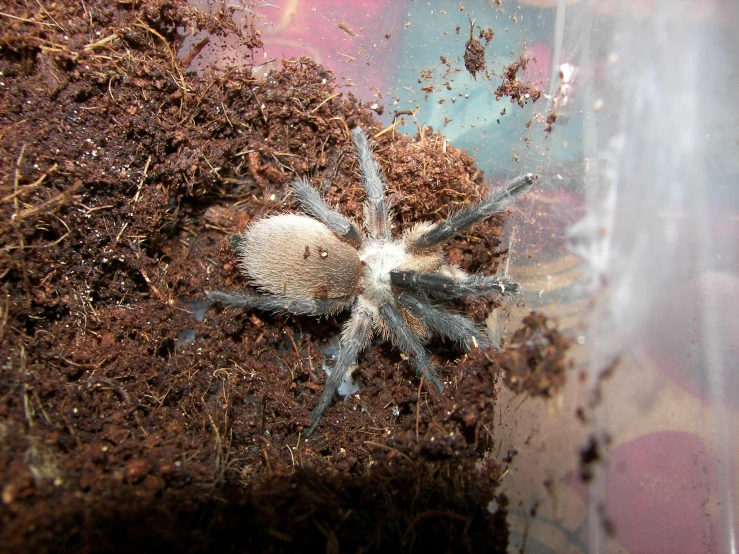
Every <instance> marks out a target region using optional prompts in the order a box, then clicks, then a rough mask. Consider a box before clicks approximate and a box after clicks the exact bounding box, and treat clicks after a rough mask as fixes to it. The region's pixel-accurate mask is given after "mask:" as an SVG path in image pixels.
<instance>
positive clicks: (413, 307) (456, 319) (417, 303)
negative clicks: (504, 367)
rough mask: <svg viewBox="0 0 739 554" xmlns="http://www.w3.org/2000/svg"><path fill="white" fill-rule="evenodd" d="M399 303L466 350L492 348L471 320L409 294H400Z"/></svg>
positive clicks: (428, 325) (483, 333)
mask: <svg viewBox="0 0 739 554" xmlns="http://www.w3.org/2000/svg"><path fill="white" fill-rule="evenodd" d="M398 303H400V305H401V306H403V307H404V308H406V309H407V310H408V311H410V312H411V313H412V314H413V315H414V316H416V317H417V318H418V319H419V320H421V321H422V322H423V324H424V325H425V326H427V327H428V328H429V329H430V330H431V331H433V332H434V333H436V334H437V335H440V336H442V337H446V338H449V339H451V340H453V341H454V342H456V343H457V344H459V345H460V346H461V347H462V348H464V349H465V350H472V349H473V348H488V347H489V346H490V341H489V340H488V338H487V336H485V332H484V331H483V330H482V329H480V328H479V327H478V326H477V325H475V322H474V321H472V320H471V319H468V318H466V317H464V316H461V315H458V314H453V313H450V312H448V311H447V310H444V309H442V308H438V307H436V306H432V305H431V304H429V303H428V302H426V301H424V300H421V299H420V298H418V297H416V296H413V295H411V294H409V293H407V292H401V293H400V295H399V296H398Z"/></svg>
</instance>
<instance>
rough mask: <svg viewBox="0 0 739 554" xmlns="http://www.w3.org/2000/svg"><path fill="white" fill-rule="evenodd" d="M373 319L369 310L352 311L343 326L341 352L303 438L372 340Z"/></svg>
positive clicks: (314, 424)
mask: <svg viewBox="0 0 739 554" xmlns="http://www.w3.org/2000/svg"><path fill="white" fill-rule="evenodd" d="M373 319H374V318H373V317H372V313H371V312H370V311H369V310H367V309H363V308H359V309H357V310H355V311H354V313H353V314H352V316H351V318H349V321H347V323H346V325H345V326H344V330H343V331H342V333H341V342H340V347H341V350H340V351H339V356H338V358H337V359H336V363H335V364H334V367H333V368H332V369H331V375H329V377H328V379H326V384H325V385H324V387H323V392H322V393H321V397H320V398H319V399H318V404H316V407H315V408H313V411H312V412H311V413H310V421H311V425H310V427H309V428H308V429H307V431H305V432H303V436H306V437H307V436H309V435H310V434H312V433H313V431H315V430H316V427H318V424H319V423H320V421H321V418H322V417H323V412H325V411H326V408H328V406H329V404H331V401H332V400H333V398H334V395H335V394H336V392H337V391H338V390H339V386H341V382H342V381H343V380H344V378H345V377H346V376H347V374H348V373H349V372H350V371H351V368H352V366H354V365H355V364H356V363H357V357H358V356H359V353H360V352H361V351H362V350H364V349H365V348H366V347H367V345H368V344H369V342H370V341H371V340H372V336H373V335H374V330H373V329H374V324H373Z"/></svg>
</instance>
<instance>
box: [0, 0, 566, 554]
mask: <svg viewBox="0 0 739 554" xmlns="http://www.w3.org/2000/svg"><path fill="white" fill-rule="evenodd" d="M2 11H3V16H2V21H3V24H2V27H1V30H0V45H1V46H2V48H0V74H1V75H2V82H3V88H2V94H1V95H0V128H1V129H2V133H0V197H1V198H2V203H0V213H1V216H0V228H1V229H2V230H1V231H0V246H1V247H2V248H0V276H1V277H2V282H1V286H2V297H1V298H0V310H2V317H0V337H1V338H2V340H0V354H1V355H2V363H3V366H4V367H3V371H2V372H0V443H1V444H2V448H0V488H1V489H2V490H0V500H1V502H0V545H2V546H1V547H0V550H3V551H8V552H34V553H44V552H62V551H84V552H129V551H131V550H133V549H135V550H136V551H147V552H149V551H150V552H155V551H157V552H158V551H162V550H166V551H188V552H191V551H203V550H209V551H233V550H240V551H252V552H282V551H286V552H287V551H289V552H295V551H305V550H308V549H309V548H312V547H315V548H317V549H319V550H321V551H322V550H324V549H334V550H338V549H340V550H341V551H360V550H361V551H368V552H375V551H390V552H399V551H402V552H424V553H426V552H433V551H448V552H505V551H506V547H507V544H508V529H507V526H506V514H507V500H506V498H505V496H504V495H502V494H501V493H500V492H499V491H498V490H497V488H498V484H499V480H500V478H501V476H502V475H503V473H504V471H505V470H506V463H507V462H506V460H505V459H500V460H499V459H496V458H495V456H491V455H490V452H491V451H492V448H493V446H494V444H495V437H494V436H493V433H494V430H495V428H496V425H497V424H498V423H499V422H498V421H496V418H495V410H494V407H495V397H496V386H498V385H496V384H497V382H498V380H499V378H500V371H501V369H500V368H501V367H502V366H503V365H504V363H505V364H506V365H505V367H506V370H507V368H509V367H511V366H512V365H514V362H513V361H510V360H509V361H508V362H502V361H496V360H498V358H499V355H498V354H496V353H495V352H493V351H486V352H483V351H479V350H478V351H473V352H471V353H469V354H464V353H462V352H460V351H458V350H456V349H455V348H453V347H451V346H450V345H447V344H445V343H443V342H441V341H432V342H431V344H430V345H429V350H430V352H431V353H432V354H433V361H434V362H435V363H436V364H437V366H438V367H439V368H440V370H441V373H442V375H443V377H444V380H445V381H446V382H447V383H448V386H447V391H446V392H445V393H444V394H441V395H439V394H432V393H430V392H429V391H428V390H427V389H426V388H425V387H420V388H419V381H418V379H417V378H416V376H415V371H414V369H413V367H412V365H411V364H409V363H408V361H407V360H405V359H403V357H401V356H400V354H399V353H398V352H397V351H396V350H394V349H393V348H392V347H391V346H390V345H387V344H382V343H377V344H373V345H372V346H371V347H369V348H368V349H367V350H365V352H364V353H363V355H362V356H361V358H360V363H359V365H358V367H357V370H356V371H355V373H354V379H355V381H356V382H357V384H358V385H359V392H357V393H355V394H354V395H352V396H351V397H350V398H348V399H346V400H343V401H342V400H341V399H337V400H336V401H335V402H334V404H333V405H332V406H331V407H330V408H329V409H328V411H327V413H326V415H325V417H324V419H323V421H322V423H321V426H320V427H319V429H318V431H317V433H316V434H315V436H313V437H311V438H310V440H308V441H306V440H304V439H303V438H302V436H301V432H302V430H303V429H304V427H305V426H306V425H308V414H309V413H310V410H311V409H312V408H313V406H314V405H315V402H316V400H317V398H318V395H319V394H320V391H321V389H322V386H323V383H324V381H325V378H326V375H325V372H324V370H323V365H324V364H327V365H330V363H331V360H326V359H324V354H323V353H322V350H321V349H325V347H326V345H328V344H329V342H330V340H331V339H332V338H333V337H334V336H336V335H337V334H338V333H340V331H341V326H342V324H343V322H344V317H343V316H341V315H340V316H337V317H332V318H328V319H327V320H326V319H324V320H321V321H318V320H316V319H315V318H298V317H295V318H292V317H283V316H274V315H270V314H264V313H258V312H254V313H249V312H243V311H239V310H236V309H232V308H229V309H222V308H217V307H213V308H210V309H207V310H206V309H205V308H204V306H203V303H202V300H203V297H204V293H205V291H207V290H212V289H226V290H242V291H243V290H247V289H248V288H249V283H248V282H247V281H246V280H245V278H244V277H243V275H242V274H241V273H240V272H239V270H238V267H237V260H236V259H235V257H234V254H233V251H232V250H231V248H230V246H229V239H228V237H229V236H230V235H231V234H233V233H235V232H238V231H241V230H243V228H244V227H245V226H246V225H248V223H249V222H250V221H252V220H254V219H255V218H258V217H263V216H265V215H268V214H275V213H280V212H281V211H284V210H287V209H293V208H295V204H294V202H293V200H292V198H291V196H290V193H289V189H288V187H287V184H288V183H289V182H290V181H291V180H292V179H293V178H294V177H295V176H296V175H305V176H307V177H308V178H309V179H310V180H311V182H312V183H313V184H314V185H316V186H318V187H319V189H320V190H321V191H322V192H323V193H324V194H325V196H326V198H327V201H328V202H329V204H331V205H333V206H338V208H339V210H341V211H342V212H343V213H345V214H351V213H358V211H359V210H360V207H361V202H362V200H363V192H362V190H361V187H360V185H359V180H358V179H357V176H356V173H357V167H356V162H355V160H354V156H353V155H352V147H351V142H350V139H349V132H350V130H351V129H352V128H354V127H355V126H357V125H360V126H362V127H363V128H364V129H366V130H367V131H368V133H369V134H370V135H375V134H377V133H379V132H380V131H381V130H382V125H381V124H380V123H378V122H377V121H376V120H375V119H373V116H374V115H375V112H374V111H373V108H371V107H370V106H366V105H364V104H363V103H361V102H360V101H358V100H357V99H356V98H355V97H354V96H353V95H352V94H351V92H346V91H344V90H340V89H339V88H338V87H337V84H336V79H335V76H334V75H333V74H332V73H331V72H330V71H328V70H326V69H325V68H323V67H321V66H320V65H318V64H316V63H315V62H313V61H311V60H310V59H307V58H302V59H292V60H283V61H282V65H281V69H276V70H274V71H272V72H271V73H269V75H268V78H266V79H264V78H260V79H256V78H254V77H253V76H252V70H251V69H252V68H251V67H249V66H245V67H243V68H232V69H228V70H224V71H218V72H215V71H214V72H211V73H206V74H204V75H202V76H199V75H197V74H195V73H194V72H192V71H190V70H189V68H188V63H189V62H190V61H192V59H193V57H194V56H192V55H190V56H188V54H187V53H186V52H183V53H182V58H178V57H177V55H176V53H177V52H178V51H179V50H180V48H181V46H182V44H183V41H184V38H185V34H186V33H190V32H195V31H196V30H197V29H202V30H205V31H208V32H209V33H210V34H211V35H219V34H231V33H235V34H238V35H239V36H240V40H241V41H242V43H243V44H247V45H249V46H250V47H251V48H253V49H258V48H259V46H260V41H259V35H258V33H257V31H256V30H255V28H254V26H253V21H251V20H250V17H251V16H250V15H249V13H246V16H247V19H246V22H245V24H242V25H241V26H240V27H239V28H237V27H236V25H234V23H233V22H232V20H231V16H230V12H229V11H228V10H223V11H217V12H215V15H206V14H204V13H201V12H198V11H197V10H195V9H194V8H192V7H190V6H188V5H187V4H186V3H185V2H184V1H180V0H166V1H165V0H151V1H148V2H144V3H141V2H133V3H132V2H112V3H111V2H107V1H103V0H97V1H96V0H86V1H85V2H84V3H82V2H79V3H76V2H56V3H46V2H45V3H44V6H43V8H41V7H40V5H39V4H37V3H32V2H24V1H22V0H16V1H11V2H6V3H5V7H4V8H3V10H2ZM205 46H210V45H209V44H208V43H207V42H203V39H199V40H198V41H196V43H195V46H194V48H195V49H198V48H201V49H202V48H204V47H205ZM260 55H261V53H260ZM260 74H263V71H260ZM375 143H376V149H375V151H376V154H377V157H378V160H379V163H380V165H381V168H382V170H383V172H384V174H385V176H386V178H387V181H388V189H389V190H388V192H389V196H390V197H391V198H392V199H393V200H392V202H393V208H394V213H395V216H394V217H395V222H394V223H395V228H396V229H403V228H407V227H409V226H410V225H412V224H413V223H415V222H417V221H420V220H432V221H438V220H439V219H441V218H444V217H446V215H447V214H448V213H449V212H450V211H454V210H456V209H458V208H459V207H460V206H462V205H465V204H467V203H468V202H470V201H474V200H476V199H479V198H481V197H482V196H483V195H484V194H486V192H487V189H486V186H485V182H484V179H483V175H482V174H481V173H480V171H479V170H478V169H477V167H476V165H475V163H474V160H473V158H472V157H471V156H470V155H468V154H467V153H465V152H462V151H460V150H458V149H456V148H453V147H451V146H449V145H448V143H447V142H446V140H445V139H444V138H443V137H442V136H441V135H439V134H438V133H434V132H431V131H429V130H424V131H423V132H421V133H419V134H417V135H416V136H415V137H413V138H409V137H404V136H399V135H394V134H393V133H390V132H386V133H384V134H382V135H380V136H378V138H377V139H376V140H375ZM502 222H503V220H502V216H500V217H497V218H493V219H491V220H489V221H487V222H485V223H484V224H481V225H478V226H477V227H476V228H475V229H474V231H473V233H471V234H470V235H468V236H467V237H466V238H459V239H457V240H455V241H452V242H450V243H449V245H448V246H447V250H446V253H447V256H448V257H449V259H450V261H451V263H454V264H458V265H459V266H461V267H462V268H463V269H465V270H466V271H473V272H474V271H482V272H485V273H490V274H492V273H495V272H496V271H497V270H498V264H499V262H500V261H501V259H502V258H503V257H504V255H505V250H504V248H503V247H502V245H501V234H502V230H501V226H502ZM497 303H498V300H497V299H496V298H490V299H486V300H485V301H480V302H475V303H474V304H470V305H467V304H462V303H460V305H458V306H457V308H458V309H459V310H460V311H464V312H465V313H467V314H468V315H471V316H472V317H474V318H475V319H476V320H477V321H478V322H481V321H483V320H484V318H485V317H486V315H487V313H489V311H490V309H491V308H493V307H494V306H496V305H497ZM541 333H542V335H543V336H551V334H552V332H551V330H542V331H541ZM514 339H515V337H514V338H512V339H511V340H514ZM557 344H559V345H560V347H562V345H561V343H557ZM505 352H506V351H505V350H504V352H503V356H504V358H502V359H505ZM530 355H531V356H536V355H539V356H542V357H543V358H542V360H544V361H542V362H536V361H534V360H533V359H531V358H529V361H528V362H527V364H528V367H530V368H534V367H544V366H546V367H549V366H551V367H555V366H556V364H554V363H553V362H551V363H550V362H549V361H546V360H552V359H553V358H552V356H554V355H553V354H552V353H551V352H550V350H549V348H542V349H540V350H539V351H538V353H537V352H531V353H530ZM491 360H492V361H491ZM552 379H554V378H552ZM493 500H494V501H495V502H494V504H495V505H496V506H497V510H496V511H495V512H494V513H493V512H490V511H489V510H488V506H489V505H490V502H491V501H493Z"/></svg>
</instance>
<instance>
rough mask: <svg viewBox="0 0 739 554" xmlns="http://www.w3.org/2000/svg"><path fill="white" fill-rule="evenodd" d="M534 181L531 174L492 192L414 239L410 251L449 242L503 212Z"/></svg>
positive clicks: (521, 176) (519, 177)
mask: <svg viewBox="0 0 739 554" xmlns="http://www.w3.org/2000/svg"><path fill="white" fill-rule="evenodd" d="M534 179H535V176H534V175H533V174H531V173H529V174H527V175H520V176H518V177H516V178H515V179H513V180H511V182H509V183H508V184H507V185H506V186H505V187H500V188H498V189H495V190H493V191H492V192H491V193H490V194H488V195H487V196H486V197H485V198H483V199H482V200H481V201H480V202H478V203H477V204H475V205H473V206H470V207H469V208H465V209H463V210H461V211H460V212H457V213H456V214H454V215H450V216H449V217H448V218H447V219H446V220H445V221H440V222H439V223H437V224H435V225H434V226H432V227H431V228H430V229H428V230H427V231H426V232H425V233H422V234H421V235H419V236H418V237H415V239H414V240H413V241H412V242H411V243H410V245H409V246H410V247H411V249H412V250H416V251H418V250H425V249H427V248H429V247H432V246H434V245H437V244H439V243H442V242H445V241H447V240H449V239H450V238H452V237H453V236H454V235H455V234H456V233H458V232H459V231H461V230H462V229H465V228H467V227H469V226H470V225H473V224H475V223H477V222H478V221H480V220H482V219H485V218H487V217H490V216H491V215H493V214H494V213H496V212H499V211H501V210H503V209H504V208H505V207H506V206H507V205H508V204H510V203H511V202H512V201H513V200H514V199H515V198H516V197H517V196H519V195H521V194H523V193H524V192H526V191H527V190H529V189H530V188H531V186H532V185H533V184H534Z"/></svg>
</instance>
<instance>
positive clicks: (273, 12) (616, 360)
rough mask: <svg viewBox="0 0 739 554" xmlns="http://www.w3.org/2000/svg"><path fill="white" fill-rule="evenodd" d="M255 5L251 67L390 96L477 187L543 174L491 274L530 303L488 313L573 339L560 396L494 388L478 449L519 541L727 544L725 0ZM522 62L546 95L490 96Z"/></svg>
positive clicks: (732, 75) (730, 490)
mask: <svg viewBox="0 0 739 554" xmlns="http://www.w3.org/2000/svg"><path fill="white" fill-rule="evenodd" d="M304 8H305V9H304ZM249 9H253V10H254V11H255V12H256V13H258V14H261V16H262V21H263V22H264V23H265V25H264V34H263V39H264V40H265V44H266V47H265V51H264V52H263V55H264V56H263V57H264V61H265V62H268V61H269V60H271V59H272V58H273V57H274V58H278V59H279V58H281V57H282V56H283V55H311V56H312V57H314V58H315V59H318V61H321V62H322V63H325V64H326V65H328V66H329V67H331V68H332V69H333V70H334V71H335V72H337V74H338V76H339V82H343V83H344V84H345V85H347V87H349V88H348V90H350V91H351V92H353V93H354V94H355V95H357V96H358V97H359V98H362V99H364V100H366V101H367V102H370V103H372V102H376V101H377V102H379V103H381V104H384V105H385V108H386V111H385V115H384V117H385V118H386V122H387V123H388V124H390V123H391V122H392V121H393V118H392V113H393V112H394V111H395V110H397V111H401V112H402V111H406V112H412V115H406V116H405V119H406V121H407V126H406V127H405V128H404V127H400V126H399V127H397V131H398V132H409V133H411V134H413V133H415V131H416V130H417V127H418V126H420V125H430V126H433V127H434V128H435V129H438V130H440V131H441V132H442V133H443V134H444V135H445V136H446V137H447V139H448V140H449V141H450V143H451V144H453V145H455V146H458V147H462V148H467V149H469V150H470V151H471V152H474V153H475V154H476V155H477V161H478V165H479V166H480V167H481V168H482V169H483V170H485V172H486V176H487V178H488V179H489V181H490V182H492V183H495V182H497V183H499V182H501V181H503V180H505V179H507V178H510V177H513V176H515V175H518V174H520V173H523V172H526V171H533V172H536V173H538V174H539V175H540V181H539V183H540V184H539V187H538V189H537V191H536V192H534V193H532V194H530V195H529V198H527V200H526V201H525V202H522V203H520V204H519V205H517V206H516V207H515V208H514V209H513V211H512V214H511V217H510V218H509V221H508V224H507V225H508V227H507V240H508V245H507V246H508V247H509V248H510V256H509V260H508V264H507V266H506V267H505V271H506V272H507V273H508V274H509V275H510V277H511V278H513V279H515V280H518V281H520V282H521V283H522V286H523V288H524V291H525V292H524V295H523V301H522V302H520V303H519V304H518V305H510V306H507V307H505V308H504V309H501V310H498V311H497V312H496V313H494V314H492V315H491V318H490V319H489V325H490V327H491V329H492V330H493V332H494V333H497V334H498V335H500V336H506V335H507V334H508V333H510V332H511V331H512V330H514V329H515V328H516V327H517V326H518V325H519V323H520V320H521V318H522V317H523V316H524V315H526V314H527V313H528V312H529V311H531V310H532V309H535V310H538V311H543V312H545V313H546V314H548V315H551V316H553V317H556V318H557V321H558V322H559V326H560V328H561V329H562V330H564V331H566V332H568V333H569V334H570V335H571V336H572V337H573V338H574V340H575V344H574V346H573V347H572V348H571V351H570V357H571V361H572V370H571V371H570V379H569V380H568V383H567V386H566V388H565V390H564V391H563V392H562V393H561V394H560V395H559V396H557V397H556V398H555V399H552V400H550V401H546V402H545V401H543V400H540V399H529V398H525V397H521V396H516V395H513V394H512V393H510V392H508V391H506V390H505V389H504V388H502V387H501V389H500V391H499V399H498V406H499V407H498V410H500V414H501V418H500V421H501V425H500V428H499V429H496V435H497V437H498V439H499V443H498V444H497V445H496V449H495V451H494V452H492V453H491V455H494V456H497V457H504V456H506V455H508V453H509V452H511V453H512V452H513V449H515V450H516V451H517V452H518V454H517V455H516V456H515V461H514V462H513V464H512V465H511V469H510V471H509V472H508V474H507V475H506V476H504V478H503V483H502V484H503V488H504V490H505V492H506V494H507V495H508V496H509V497H510V498H511V506H510V514H511V519H510V522H511V525H512V530H511V531H512V532H511V542H512V547H513V548H514V550H515V551H522V552H528V553H534V552H629V553H637V552H735V551H736V537H735V532H736V528H737V526H738V525H739V523H737V521H736V514H737V510H739V502H738V500H737V498H739V496H738V494H739V492H738V491H739V475H738V469H737V455H738V454H739V442H738V440H737V438H736V435H737V433H736V430H735V427H736V425H735V422H736V421H737V415H738V414H737V409H738V407H739V400H737V399H739V372H738V370H739V368H737V365H738V363H737V352H736V349H737V344H738V343H739V319H738V318H739V316H738V315H737V314H739V247H738V246H737V245H739V240H738V239H739V215H738V214H739V152H738V151H737V150H738V142H737V138H736V137H737V128H739V109H738V106H737V100H736V97H735V92H734V91H735V90H737V85H738V84H739V83H737V75H738V74H739V72H738V71H737V69H739V68H738V67H737V65H738V64H739V62H738V61H737V56H736V53H737V52H739V44H737V42H738V40H737V36H736V27H737V7H736V4H734V3H732V2H729V1H718V0H717V1H713V2H703V1H701V2H698V1H695V2H683V1H679V2H674V1H663V2H642V1H632V2H615V1H602V2H598V1H593V2H587V1H580V2H569V3H568V2H566V1H565V0H551V1H549V0H536V1H531V2H522V3H520V4H517V3H513V2H507V1H505V0H503V2H501V3H498V2H495V1H487V0H485V1H475V2H465V3H463V4H451V3H448V2H413V3H396V2H382V1H379V0H378V1H368V2H362V3H342V2H333V3H332V2H327V3H322V4H321V5H316V6H304V5H303V4H301V3H299V2H297V3H296V2H272V3H269V4H267V3H258V4H257V5H256V6H252V7H250V8H249ZM370 22H371V24H370ZM473 22H474V26H473V29H474V31H473V32H475V34H476V36H477V32H478V29H485V28H488V27H489V28H490V29H492V30H493V31H494V33H495V36H494V38H493V40H492V41H491V42H490V44H488V45H487V47H486V51H485V52H486V61H487V67H488V69H489V71H490V75H489V78H488V76H485V75H483V74H478V75H477V76H476V78H473V77H472V76H471V75H470V74H469V73H468V72H467V71H465V70H464V67H463V62H462V55H463V53H464V48H465V43H466V41H467V40H468V39H469V37H470V28H471V24H472V23H473ZM346 28H349V29H350V30H351V33H353V34H354V35H355V36H352V34H350V33H349V32H347V31H346ZM193 41H194V40H193ZM239 55H243V52H242V53H241V54H239ZM260 55H261V54H260ZM521 55H524V56H525V57H526V58H528V59H529V60H530V63H529V67H528V68H527V69H526V70H525V71H522V72H521V73H520V75H519V77H520V78H521V79H522V80H525V81H526V82H528V83H531V84H533V85H535V86H537V87H539V88H540V89H541V90H542V91H544V92H545V93H546V94H545V95H544V96H543V97H542V98H540V99H539V100H538V101H537V102H532V101H526V102H524V105H523V106H522V107H519V106H518V105H516V104H512V103H511V102H510V101H509V99H508V98H506V97H503V98H502V99H499V100H496V98H495V93H494V91H495V88H496V87H497V85H498V84H499V83H500V81H501V78H502V77H501V76H502V74H503V71H504V68H505V67H506V66H509V65H510V64H511V63H514V62H515V61H516V60H517V59H519V56H521ZM365 68H369V69H368V70H365ZM267 69H268V68H265V70H267ZM552 114H556V116H557V117H556V119H555V120H554V121H553V123H551V132H547V131H546V130H545V129H546V127H547V125H548V124H549V122H548V116H551V115H552ZM411 122H412V123H411ZM609 368H611V369H612V371H610V372H605V373H604V371H605V370H607V369H609ZM588 461H592V462H594V463H584V462H588ZM583 470H584V471H585V472H586V473H591V474H592V476H591V478H590V479H589V480H588V481H587V482H583V481H582V479H581V477H582V474H583Z"/></svg>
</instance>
